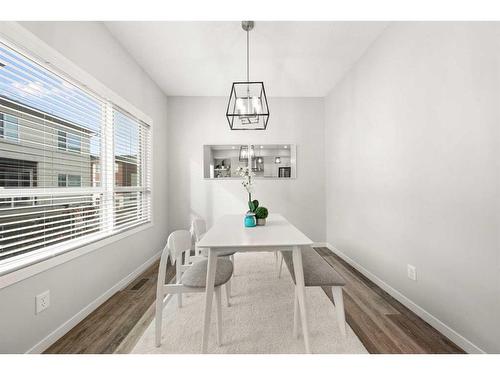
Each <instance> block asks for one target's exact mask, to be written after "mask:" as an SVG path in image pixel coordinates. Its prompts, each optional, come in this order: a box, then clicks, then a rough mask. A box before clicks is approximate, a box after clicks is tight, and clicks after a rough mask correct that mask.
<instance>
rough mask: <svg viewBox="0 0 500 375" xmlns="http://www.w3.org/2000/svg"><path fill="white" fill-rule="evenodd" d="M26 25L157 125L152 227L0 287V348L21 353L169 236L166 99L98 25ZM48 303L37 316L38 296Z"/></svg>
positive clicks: (143, 258) (154, 139) (83, 23)
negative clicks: (48, 299)
mask: <svg viewBox="0 0 500 375" xmlns="http://www.w3.org/2000/svg"><path fill="white" fill-rule="evenodd" d="M23 26H25V27H26V28H28V29H29V30H30V31H32V32H33V33H35V34H36V35H37V36H39V37H40V38H41V39H42V40H44V41H45V42H46V43H48V44H49V45H51V46H53V47H54V48H55V49H57V50H58V51H59V52H61V53H62V54H63V55H65V56H66V57H68V58H69V59H71V60H72V61H73V62H75V63H76V64H77V65H79V66H80V67H81V68H83V69H84V70H86V71H87V72H88V73H90V74H92V75H93V76H94V77H96V78H97V79H99V80H100V81H101V82H102V83H103V84H105V85H107V86H108V87H109V88H111V89H112V90H114V91H115V92H116V93H117V94H119V95H121V96H122V97H123V98H124V99H126V100H128V101H129V102H130V103H131V104H133V105H135V106H136V107H137V108H138V109H140V110H141V111H142V112H144V113H145V114H147V115H149V116H150V117H151V118H152V119H153V122H154V138H153V147H154V153H153V160H154V170H153V188H154V196H153V199H154V224H155V225H154V227H153V228H151V229H149V230H146V231H142V232H140V233H138V234H136V235H133V236H131V237H128V238H126V239H125V240H122V241H119V242H115V243H113V244H111V245H109V246H106V247H103V248H101V249H99V250H96V251H94V252H92V253H89V254H87V255H84V256H81V257H79V258H76V259H74V260H72V261H70V262H67V263H64V264H62V265H60V266H58V267H56V268H53V269H50V270H49V271H46V272H43V273H40V274H37V275H35V276H33V277H31V278H29V279H25V280H23V281H20V282H18V283H16V284H14V285H12V286H9V287H6V288H4V289H1V290H0V353H6V352H13V353H19V352H25V351H27V350H29V349H30V348H32V347H33V346H34V345H35V344H37V343H38V342H39V341H41V340H42V339H44V338H45V337H46V336H47V335H49V334H50V333H51V332H53V331H54V330H56V329H57V328H58V327H59V326H60V325H62V324H63V323H65V322H66V321H67V320H68V319H70V318H72V317H73V316H74V315H75V314H77V313H78V312H79V311H80V310H82V309H83V308H84V307H86V306H87V305H88V304H89V303H91V302H92V301H93V300H95V299H96V298H97V297H99V296H100V295H102V294H103V293H105V292H106V291H107V290H108V289H109V288H111V287H112V286H113V285H115V284H116V283H117V282H118V281H120V280H121V279H123V278H124V277H126V276H127V275H129V274H130V273H131V272H133V271H134V270H135V269H136V268H138V267H139V266H140V265H141V264H143V263H144V262H146V261H147V260H148V259H150V258H151V257H153V256H154V255H155V254H156V253H157V252H158V251H159V250H161V248H162V246H163V245H164V242H165V241H166V236H167V231H166V228H167V198H166V196H167V175H166V173H165V165H166V164H167V157H166V152H165V145H166V142H167V132H166V119H167V111H166V97H165V96H164V95H163V93H162V92H161V91H160V89H159V88H158V87H157V86H156V85H155V84H154V83H153V81H152V80H151V79H150V78H149V77H148V76H147V75H146V74H145V73H144V72H143V70H142V69H141V68H140V67H139V66H138V65H137V64H136V63H135V61H134V60H133V59H132V58H131V57H130V56H129V55H128V54H127V53H126V52H125V51H124V49H123V48H122V47H121V46H120V45H119V44H118V43H117V42H116V41H115V40H114V39H113V37H112V36H111V34H110V33H109V32H108V31H107V29H106V28H105V27H104V26H103V25H101V24H100V23H95V22H71V23H69V22H68V23H66V22H41V23H31V22H29V23H23ZM47 289H49V290H50V292H51V306H50V308H49V309H48V310H46V311H44V312H43V313H41V314H39V315H35V313H34V310H35V309H34V306H35V295H36V294H38V293H40V292H42V291H45V290H47Z"/></svg>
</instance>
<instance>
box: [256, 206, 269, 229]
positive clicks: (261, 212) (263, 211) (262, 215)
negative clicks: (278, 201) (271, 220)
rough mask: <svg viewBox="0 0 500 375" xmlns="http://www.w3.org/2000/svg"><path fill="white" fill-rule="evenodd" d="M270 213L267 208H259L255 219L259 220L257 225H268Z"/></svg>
mask: <svg viewBox="0 0 500 375" xmlns="http://www.w3.org/2000/svg"><path fill="white" fill-rule="evenodd" d="M268 214H269V212H268V211H267V208H265V207H262V206H261V207H257V208H256V209H255V217H256V218H257V225H266V218H267V215H268Z"/></svg>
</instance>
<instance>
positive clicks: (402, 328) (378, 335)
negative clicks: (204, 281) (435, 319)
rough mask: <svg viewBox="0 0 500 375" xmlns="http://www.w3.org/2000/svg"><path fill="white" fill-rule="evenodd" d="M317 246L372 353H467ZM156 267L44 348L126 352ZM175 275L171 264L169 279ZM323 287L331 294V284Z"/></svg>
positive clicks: (150, 294)
mask: <svg viewBox="0 0 500 375" xmlns="http://www.w3.org/2000/svg"><path fill="white" fill-rule="evenodd" d="M316 251H317V252H318V253H319V254H320V255H321V256H323V258H325V259H326V261H327V262H328V263H329V264H330V265H332V266H333V267H334V268H335V269H336V270H337V272H339V273H340V274H341V275H342V276H343V277H344V278H345V279H346V286H345V287H344V305H345V311H346V320H347V322H348V323H349V325H350V326H351V328H352V329H353V331H354V332H355V333H356V335H357V336H358V337H359V339H360V340H361V342H362V343H363V345H364V346H365V347H366V349H367V350H368V351H369V352H370V353H463V350H461V349H460V348H459V347H457V346H456V345H455V344H453V343H452V342H451V341H450V340H448V339H447V338H446V337H444V336H443V335H442V334H440V333H439V332H438V331H436V330H435V329H434V328H432V327H431V326H430V325H429V324H427V323H426V322H424V321H423V320H422V319H420V318H419V317H418V316H416V315H415V314H414V313H413V312H411V311H410V310H408V309H407V308H406V307H404V306H403V305H402V304H400V303H399V302H398V301H396V300H395V299H394V298H392V297H391V296H390V295H389V294H387V293H386V292H384V291H383V290H382V289H380V288H379V287H378V286H377V285H375V284H374V283H373V282H371V281H370V280H369V279H367V278H366V277H365V276H363V275H362V274H361V273H359V272H358V271H357V270H355V269H354V268H352V267H351V266H350V265H348V264H347V263H346V262H344V261H343V260H342V259H340V258H339V257H338V256H336V255H334V254H333V253H332V252H331V251H330V250H328V249H326V248H317V249H316ZM157 271H158V263H155V264H154V265H153V266H151V267H150V268H149V269H148V270H147V271H145V272H144V273H143V274H142V275H141V276H139V277H138V278H137V279H136V280H134V281H133V282H132V283H131V284H130V285H129V286H128V287H127V288H125V289H124V290H122V291H120V292H118V293H116V294H115V295H114V296H112V297H111V298H110V299H109V300H107V301H106V302H105V303H104V304H102V305H101V306H100V307H99V308H98V309H96V310H95V311H94V312H92V313H91V314H90V315H89V316H88V317H87V318H85V319H84V320H83V321H82V322H80V323H79V324H78V325H77V326H75V327H74V328H73V329H72V330H70V331H69V332H68V333H67V334H66V335H64V336H63V337H62V338H61V339H59V340H58V341H57V342H56V343H54V344H53V345H52V346H51V347H50V348H48V349H47V350H46V351H45V353H53V354H55V353H89V354H90V353H128V352H129V351H130V350H131V349H132V348H133V346H134V345H135V343H136V341H137V339H138V338H139V337H140V336H141V334H142V333H143V332H144V330H145V329H146V328H147V327H148V325H149V324H150V322H151V321H152V318H153V314H154V309H153V306H152V304H153V302H154V300H155V294H156V278H157ZM174 275H175V268H174V267H171V266H170V264H169V266H168V268H167V277H166V278H167V280H170V279H171V278H172V277H173V276H174ZM325 293H326V294H327V295H328V297H329V298H330V299H332V296H331V291H330V290H329V288H325ZM200 324H201V323H200Z"/></svg>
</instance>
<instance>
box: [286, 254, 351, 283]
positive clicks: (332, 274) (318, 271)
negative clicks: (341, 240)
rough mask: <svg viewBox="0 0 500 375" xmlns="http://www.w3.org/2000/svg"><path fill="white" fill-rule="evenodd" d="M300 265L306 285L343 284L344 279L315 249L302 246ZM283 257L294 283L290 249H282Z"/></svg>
mask: <svg viewBox="0 0 500 375" xmlns="http://www.w3.org/2000/svg"><path fill="white" fill-rule="evenodd" d="M301 252H302V267H303V268H304V283H305V285H306V286H343V285H345V281H344V279H343V278H342V276H340V275H339V274H338V273H337V271H335V270H334V269H333V268H332V266H330V265H329V264H328V263H327V261H326V260H325V259H323V257H322V256H321V255H319V254H318V253H317V252H316V250H314V249H313V248H311V247H309V246H303V247H302V251H301ZM281 254H283V259H284V260H285V263H286V266H287V267H288V270H289V271H290V274H291V275H292V279H293V282H294V283H295V272H294V269H293V258H292V252H291V251H282V252H281Z"/></svg>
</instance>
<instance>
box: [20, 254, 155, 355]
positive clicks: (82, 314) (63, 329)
mask: <svg viewBox="0 0 500 375" xmlns="http://www.w3.org/2000/svg"><path fill="white" fill-rule="evenodd" d="M160 256H161V252H159V253H158V254H155V255H154V256H153V257H151V258H149V259H148V260H147V261H146V262H144V263H143V264H141V265H140V266H139V267H137V268H136V269H135V270H134V271H133V272H131V273H130V274H129V275H127V276H125V277H124V278H123V279H121V280H120V281H119V282H118V283H116V284H115V285H113V286H112V287H111V288H109V289H108V290H107V291H106V292H104V293H103V294H101V295H100V296H99V297H97V298H96V299H95V300H93V301H92V302H91V303H89V304H88V305H87V306H85V307H84V308H83V309H81V310H80V311H79V312H78V313H76V314H75V315H74V316H73V317H71V318H70V319H68V320H67V321H66V322H64V323H63V324H61V325H60V326H59V327H57V329H56V330H54V331H53V332H51V333H50V334H49V335H47V336H46V337H45V338H43V339H42V340H41V341H40V342H38V344H36V345H35V346H33V347H32V348H31V349H29V350H28V351H27V352H26V353H30V354H38V353H42V352H43V351H44V350H46V349H47V348H48V347H50V346H51V345H52V344H53V343H55V342H56V341H57V340H59V339H60V338H61V337H62V336H64V335H65V334H66V333H67V332H68V331H69V330H70V329H71V328H73V327H74V326H76V325H77V324H78V323H80V322H81V321H82V320H83V319H85V318H86V317H87V316H88V315H89V314H90V313H91V312H92V311H94V310H95V309H97V308H98V307H99V306H100V305H102V304H103V303H104V302H106V301H107V300H108V298H110V297H111V296H112V295H113V294H115V293H116V292H119V291H120V290H122V289H124V288H125V287H126V286H127V285H128V284H130V283H131V282H132V281H133V280H134V279H135V278H137V277H138V276H139V275H140V274H141V273H143V272H144V271H145V270H146V269H148V268H149V267H150V266H151V265H152V264H153V263H154V262H155V261H156V260H158V259H159V258H160Z"/></svg>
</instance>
